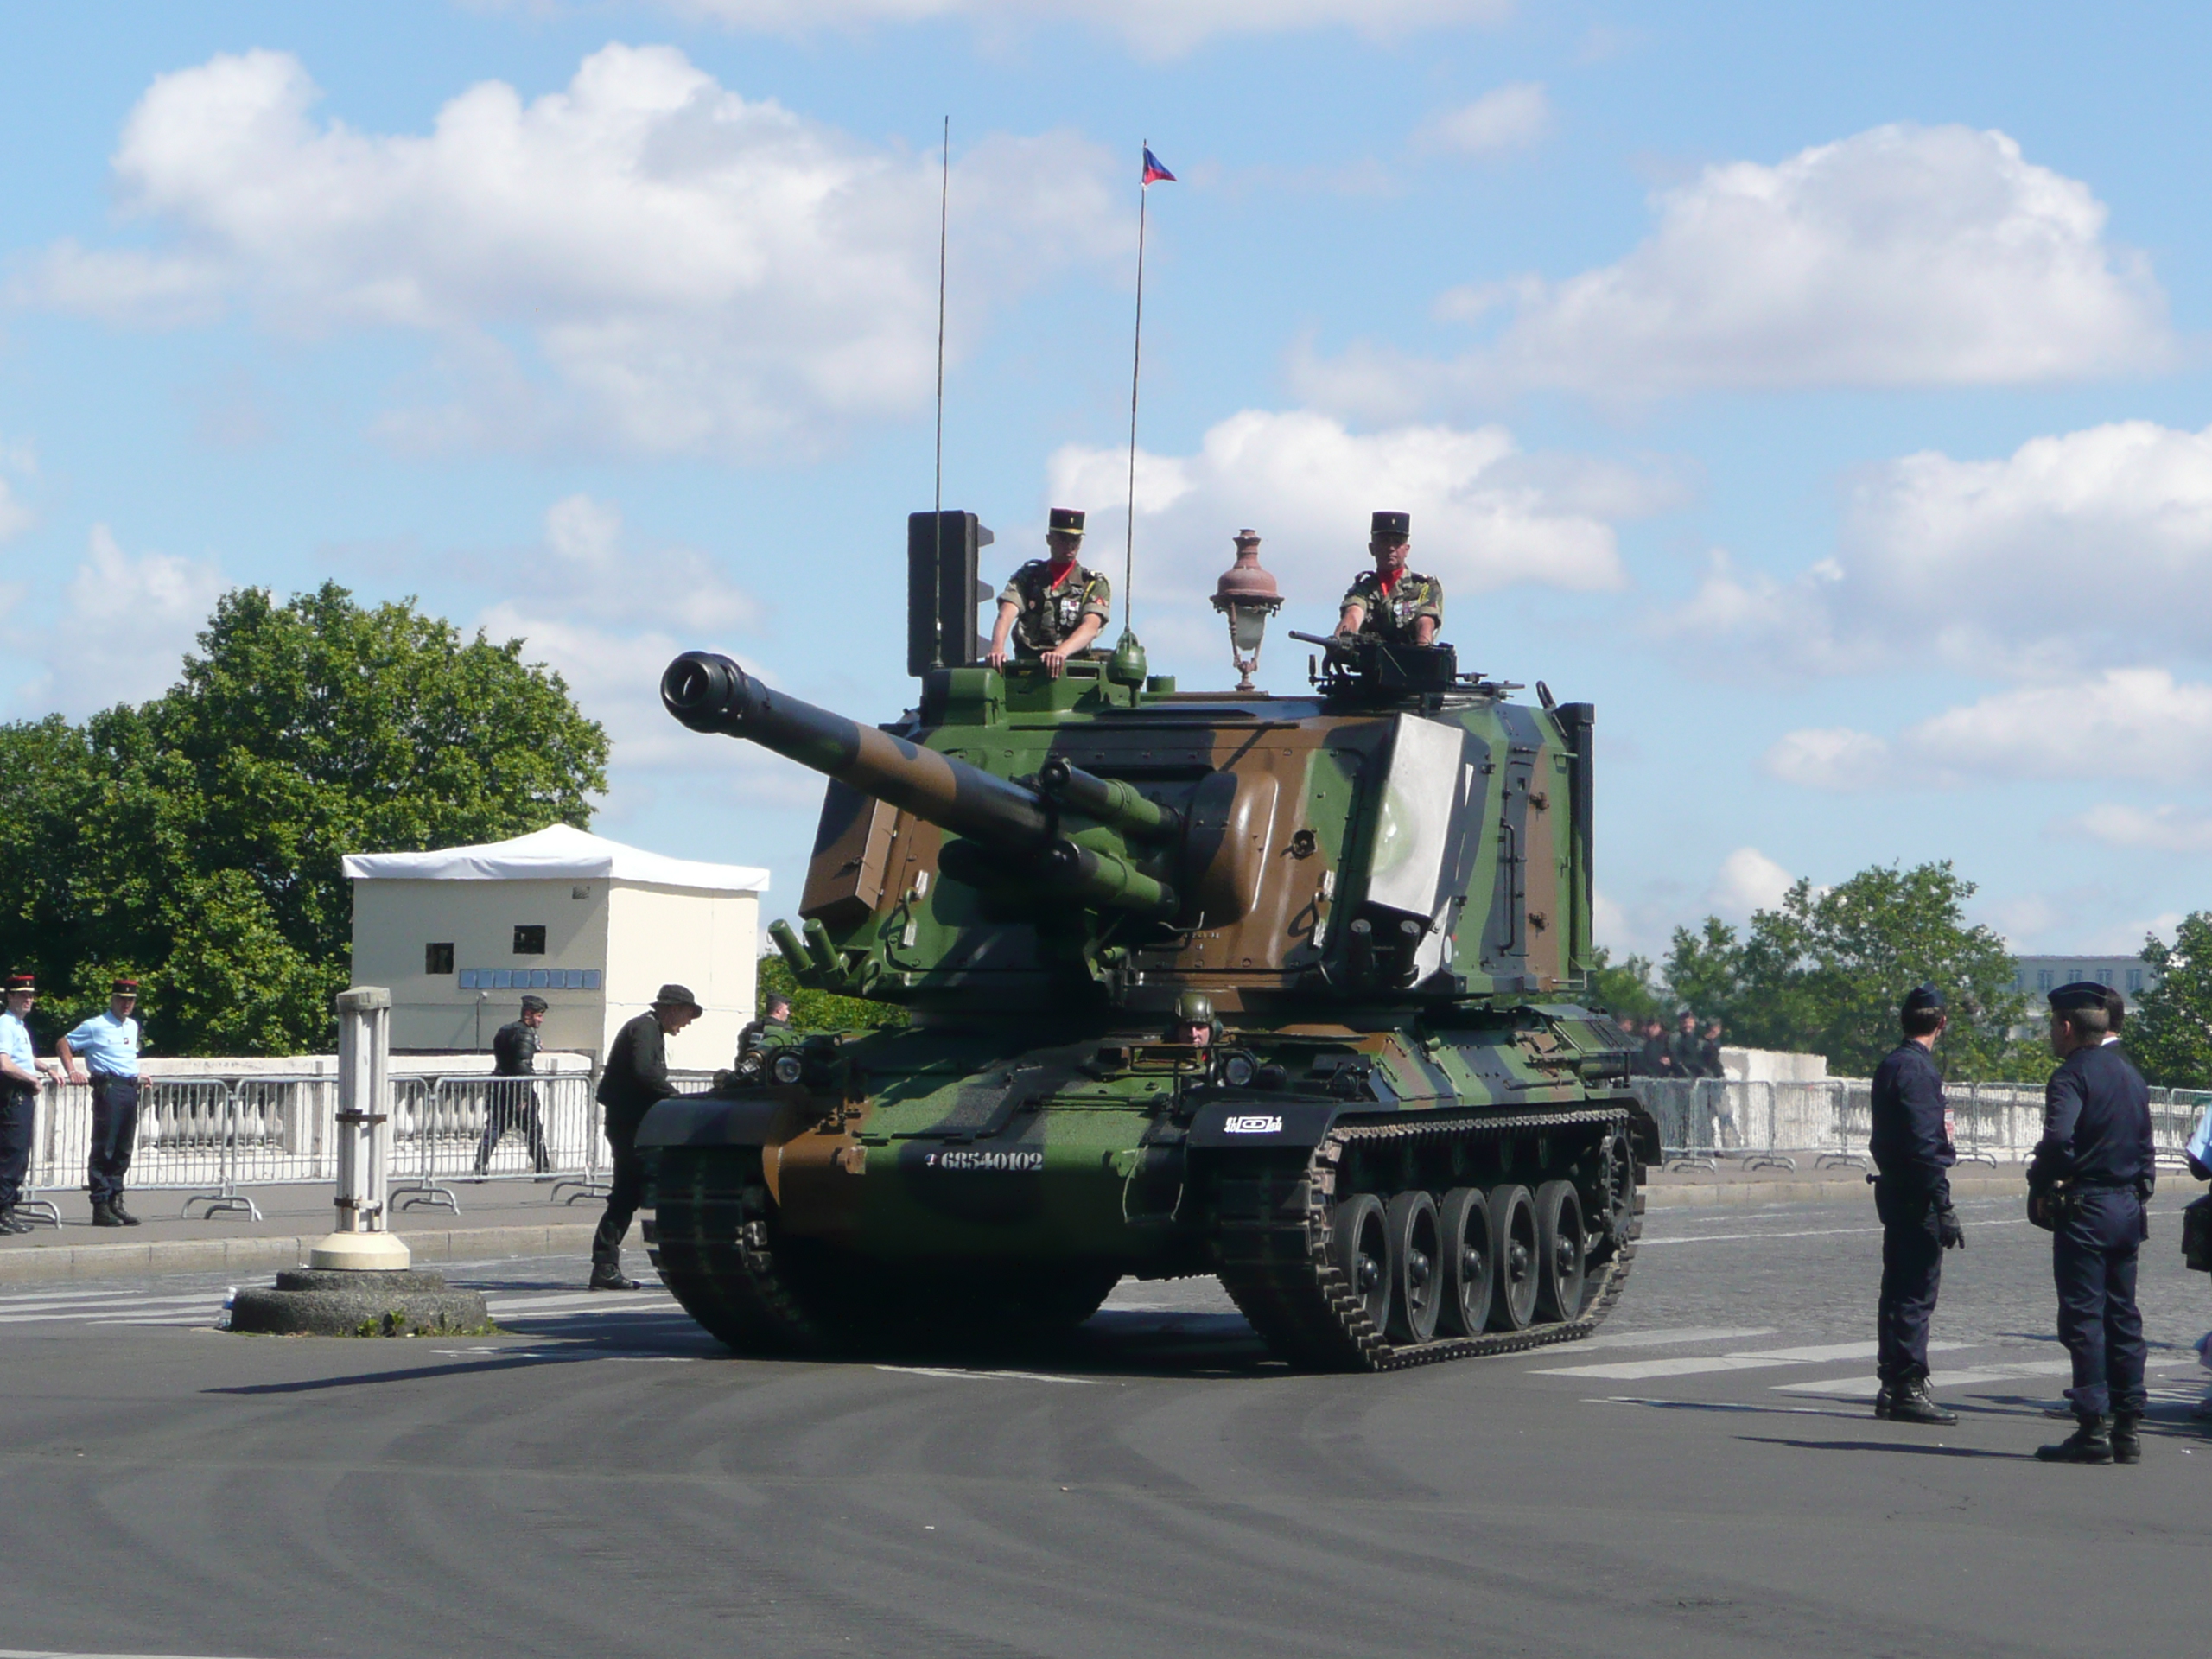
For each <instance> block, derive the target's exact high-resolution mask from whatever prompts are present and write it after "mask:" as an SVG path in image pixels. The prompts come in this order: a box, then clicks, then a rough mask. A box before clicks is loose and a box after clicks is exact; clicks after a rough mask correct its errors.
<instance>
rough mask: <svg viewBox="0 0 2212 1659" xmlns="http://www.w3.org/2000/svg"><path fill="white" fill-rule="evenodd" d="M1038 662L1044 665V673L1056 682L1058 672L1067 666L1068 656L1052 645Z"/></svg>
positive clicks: (1058, 675)
mask: <svg viewBox="0 0 2212 1659" xmlns="http://www.w3.org/2000/svg"><path fill="white" fill-rule="evenodd" d="M1038 660H1039V661H1040V662H1042V663H1043V664H1045V672H1046V674H1047V675H1048V676H1050V677H1052V678H1053V679H1056V680H1057V679H1058V678H1059V677H1060V670H1061V669H1063V668H1065V667H1066V666H1067V660H1068V654H1067V652H1065V651H1062V650H1061V649H1060V648H1059V647H1058V645H1054V646H1053V647H1052V649H1051V650H1050V651H1048V652H1046V653H1045V654H1044V655H1043V656H1042V657H1041V658H1039V659H1038Z"/></svg>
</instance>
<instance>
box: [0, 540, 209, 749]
mask: <svg viewBox="0 0 2212 1659" xmlns="http://www.w3.org/2000/svg"><path fill="white" fill-rule="evenodd" d="M222 591H223V577H222V572H221V571H220V570H219V569H217V568H216V566H215V565H214V564H213V563H208V562H205V561H200V560H195V559H184V558H179V557H176V556H175V555H172V554H168V553H144V554H141V555H139V556H137V557H136V558H134V557H132V556H130V555H129V554H127V553H125V552H124V550H123V549H122V548H121V547H120V546H118V544H117V543H116V539H115V537H114V534H113V533H112V532H111V531H110V530H109V529H108V527H107V526H106V525H105V524H94V525H93V526H92V534H91V536H90V537H88V538H87V540H86V549H85V560H84V563H82V564H80V565H79V566H78V567H77V569H76V572H75V574H73V575H72V576H71V577H70V578H69V581H68V582H67V584H65V585H64V587H63V588H62V590H61V595H60V612H59V614H58V615H56V616H54V618H53V619H52V620H50V621H48V622H45V623H43V624H41V626H38V627H36V628H35V629H33V630H29V631H28V637H29V639H31V640H32V641H33V642H34V643H33V645H32V648H31V656H30V660H29V661H28V662H26V663H23V664H22V666H24V667H27V668H29V669H30V670H31V672H30V673H29V674H28V675H27V676H26V677H24V678H22V679H20V680H17V681H16V682H15V683H14V684H13V685H12V686H11V688H10V690H11V692H12V700H13V702H14V703H15V705H16V708H17V709H22V710H25V711H31V710H35V711H37V712H40V713H43V712H45V711H47V710H48V709H52V710H54V711H57V712H59V713H61V714H64V715H69V716H70V717H71V718H73V719H75V718H80V717H81V716H83V715H88V714H90V713H92V711H93V710H94V709H105V708H108V707H110V706H111V705H113V704H115V703H118V702H143V701H145V700H146V699H147V698H149V697H154V696H160V695H161V693H162V692H163V691H166V690H168V688H169V687H170V686H172V685H174V684H175V683H176V679H177V676H178V675H179V673H180V672H181V671H182V668H183V663H184V653H185V652H187V651H188V649H190V648H191V646H192V644H193V641H194V639H195V638H196V637H197V636H198V634H199V632H200V629H201V628H203V627H205V626H207V617H208V613H210V612H211V611H213V609H214V607H215V601H216V599H217V597H218V596H219V595H220V594H221V593H222Z"/></svg>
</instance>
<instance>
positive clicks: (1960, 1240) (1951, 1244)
mask: <svg viewBox="0 0 2212 1659" xmlns="http://www.w3.org/2000/svg"><path fill="white" fill-rule="evenodd" d="M1936 1236H1937V1237H1938V1238H1940V1239H1942V1241H1943V1248H1944V1249H1947V1250H1963V1249H1966V1247H1967V1230H1966V1229H1965V1228H1963V1227H1961V1226H1960V1225H1959V1212H1958V1211H1955V1210H1938V1211H1936Z"/></svg>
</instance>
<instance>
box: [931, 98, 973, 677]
mask: <svg viewBox="0 0 2212 1659" xmlns="http://www.w3.org/2000/svg"><path fill="white" fill-rule="evenodd" d="M951 207H952V118H951V117H950V116H949V115H948V116H946V117H945V118H944V152H943V156H942V158H941V159H940V161H939V162H938V196H937V483H936V488H935V490H934V492H933V493H932V494H931V498H930V524H931V534H932V535H933V536H934V537H936V546H935V550H934V551H933V552H932V553H931V557H930V574H931V577H932V578H933V580H934V581H935V582H936V584H937V589H938V594H940V595H942V594H944V250H945V243H946V240H947V235H946V232H947V227H948V226H949V225H950V212H951ZM938 610H939V612H940V613H941V612H942V611H943V610H944V602H943V600H942V598H941V597H940V599H939V601H938ZM936 632H937V635H938V642H937V645H938V648H937V652H936V658H937V660H938V663H940V664H942V663H943V662H944V659H945V655H946V653H947V652H949V651H950V650H951V649H952V644H953V642H952V641H951V640H950V639H945V638H944V622H943V619H942V617H941V616H940V619H939V621H938V627H937V630H936ZM973 650H974V646H973V645H972V644H971V643H970V642H969V641H968V640H964V639H963V640H962V641H961V642H960V649H959V652H957V655H958V656H959V658H960V659H961V660H962V661H963V662H965V661H966V660H968V658H969V654H970V653H971V652H973Z"/></svg>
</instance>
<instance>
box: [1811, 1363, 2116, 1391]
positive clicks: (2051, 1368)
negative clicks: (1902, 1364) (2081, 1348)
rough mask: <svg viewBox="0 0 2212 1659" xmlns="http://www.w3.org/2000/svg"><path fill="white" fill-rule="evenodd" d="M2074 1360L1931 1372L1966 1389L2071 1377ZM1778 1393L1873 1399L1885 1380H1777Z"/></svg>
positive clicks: (1933, 1380)
mask: <svg viewBox="0 0 2212 1659" xmlns="http://www.w3.org/2000/svg"><path fill="white" fill-rule="evenodd" d="M2073 1371H2074V1362H2073V1361H2072V1360H2070V1359H2027V1360H2022V1361H2020V1362H2019V1363H2017V1364H2012V1363H2005V1364H1994V1365H1977V1366H1974V1367H1973V1368H1972V1369H1971V1370H1963V1371H1931V1372H1930V1373H1929V1377H1928V1386H1929V1387H1930V1388H1932V1389H1962V1388H1967V1387H1969V1386H1971V1385H1972V1384H1974V1383H2018V1382H2021V1381H2024V1380H2025V1379H2026V1378H2028V1377H2031V1376H2072V1375H2073ZM1770 1386H1771V1387H1772V1388H1773V1389H1774V1391H1775V1392H1776V1393H1777V1394H1825V1395H1833V1396H1834V1397H1835V1398H1836V1399H1839V1400H1872V1398H1873V1397H1874V1395H1875V1394H1876V1393H1877V1392H1878V1390H1879V1389H1880V1388H1881V1386H1882V1385H1881V1381H1880V1379H1879V1378H1878V1377H1872V1376H1832V1377H1826V1378H1823V1379H1821V1381H1818V1382H1814V1383H1773V1384H1771V1385H1770Z"/></svg>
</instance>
